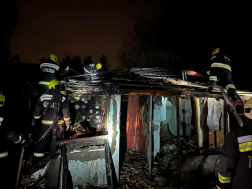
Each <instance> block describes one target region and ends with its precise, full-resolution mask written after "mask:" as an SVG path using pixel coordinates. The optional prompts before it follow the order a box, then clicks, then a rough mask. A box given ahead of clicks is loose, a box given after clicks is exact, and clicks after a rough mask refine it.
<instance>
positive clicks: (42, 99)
mask: <svg viewBox="0 0 252 189" xmlns="http://www.w3.org/2000/svg"><path fill="white" fill-rule="evenodd" d="M51 99H52V98H50V97H48V98H40V101H41V102H43V101H50V100H51Z"/></svg>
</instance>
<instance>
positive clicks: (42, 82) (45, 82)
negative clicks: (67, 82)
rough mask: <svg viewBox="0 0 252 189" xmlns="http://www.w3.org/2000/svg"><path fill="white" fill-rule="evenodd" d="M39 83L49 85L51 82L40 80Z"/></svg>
mask: <svg viewBox="0 0 252 189" xmlns="http://www.w3.org/2000/svg"><path fill="white" fill-rule="evenodd" d="M39 84H40V85H49V82H47V81H40V82H39Z"/></svg>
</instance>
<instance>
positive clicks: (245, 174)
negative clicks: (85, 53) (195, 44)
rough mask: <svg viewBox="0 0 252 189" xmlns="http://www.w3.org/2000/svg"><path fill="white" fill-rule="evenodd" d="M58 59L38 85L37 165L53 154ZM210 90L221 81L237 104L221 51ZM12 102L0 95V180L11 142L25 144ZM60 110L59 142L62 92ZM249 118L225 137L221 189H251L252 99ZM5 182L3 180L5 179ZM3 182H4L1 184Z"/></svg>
mask: <svg viewBox="0 0 252 189" xmlns="http://www.w3.org/2000/svg"><path fill="white" fill-rule="evenodd" d="M57 61H58V58H57V56H56V55H55V54H50V55H49V57H48V59H47V61H46V62H44V63H42V64H40V68H41V73H42V74H41V81H40V82H39V95H38V96H39V98H38V101H37V104H36V108H35V111H34V122H33V123H34V124H33V127H34V128H39V132H38V136H37V139H36V140H37V143H36V146H35V150H34V158H33V163H37V162H38V161H39V160H40V159H41V158H43V157H44V155H45V154H44V153H45V152H48V151H50V144H51V141H52V132H48V133H47V135H45V133H46V132H47V131H48V129H49V127H50V126H51V125H53V124H54V122H55V106H56V103H55V102H53V99H55V94H56V93H55V91H56V90H57V89H58V88H59V87H60V85H61V84H60V81H59V80H58V76H57V75H58V72H59V66H58V65H57V64H56V63H57ZM101 67H102V65H101V64H100V63H98V64H89V65H87V66H85V67H84V77H85V80H92V79H96V78H97V76H96V73H97V70H99V69H101ZM209 79H210V87H209V91H210V92H211V91H212V90H213V89H214V88H215V86H216V85H217V81H220V84H221V85H222V87H225V88H226V90H227V92H228V96H229V97H231V99H232V100H233V102H235V101H237V92H236V89H235V86H234V83H233V81H232V77H231V66H230V59H229V57H228V56H227V54H226V52H225V51H224V50H222V49H220V48H217V49H215V50H214V51H213V52H212V57H211V69H210V77H209ZM8 100H10V99H8V98H6V99H5V96H4V93H0V135H1V137H0V167H1V177H0V179H1V181H6V180H5V179H7V180H8V174H5V172H3V171H2V170H6V169H8V164H9V163H8V160H7V159H8V154H9V149H8V143H9V142H13V143H15V144H17V145H22V144H24V143H25V139H24V138H23V136H22V134H19V133H18V132H15V129H14V126H13V121H12V119H13V117H12V116H10V115H12V114H10V112H9V111H6V110H5V102H6V101H8ZM59 101H60V105H59V107H60V109H59V110H60V111H59V112H58V116H59V119H57V136H56V138H57V139H63V138H64V133H65V131H67V130H68V129H69V125H70V112H69V104H68V99H67V97H66V96H64V95H62V94H60V93H59ZM244 107H245V108H244V109H245V110H244V111H245V115H246V120H245V125H244V126H243V127H240V128H237V129H233V130H232V131H231V132H230V133H229V134H228V135H227V137H226V139H225V143H224V145H223V146H222V148H221V154H220V162H221V163H220V167H219V173H218V181H217V182H216V187H217V188H218V189H228V188H231V187H232V188H233V189H238V188H244V189H251V188H252V179H251V178H252V162H251V161H252V122H250V120H251V119H252V111H251V108H252V98H251V99H250V100H248V101H247V102H246V104H245V105H244ZM2 179H3V180H2ZM1 183H2V182H1Z"/></svg>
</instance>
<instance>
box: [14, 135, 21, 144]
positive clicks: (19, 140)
mask: <svg viewBox="0 0 252 189" xmlns="http://www.w3.org/2000/svg"><path fill="white" fill-rule="evenodd" d="M21 141H22V137H21V136H20V135H19V139H18V141H17V142H14V143H15V144H18V143H20V142H21Z"/></svg>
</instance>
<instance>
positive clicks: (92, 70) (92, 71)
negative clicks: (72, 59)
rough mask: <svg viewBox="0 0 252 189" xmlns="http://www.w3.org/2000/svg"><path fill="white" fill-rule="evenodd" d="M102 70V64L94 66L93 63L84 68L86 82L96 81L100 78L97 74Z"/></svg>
mask: <svg viewBox="0 0 252 189" xmlns="http://www.w3.org/2000/svg"><path fill="white" fill-rule="evenodd" d="M101 68H102V64H101V63H98V64H93V63H92V64H88V65H86V66H84V77H85V80H95V79H98V77H97V76H96V73H97V71H98V70H100V69H101ZM85 74H86V75H85Z"/></svg>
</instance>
